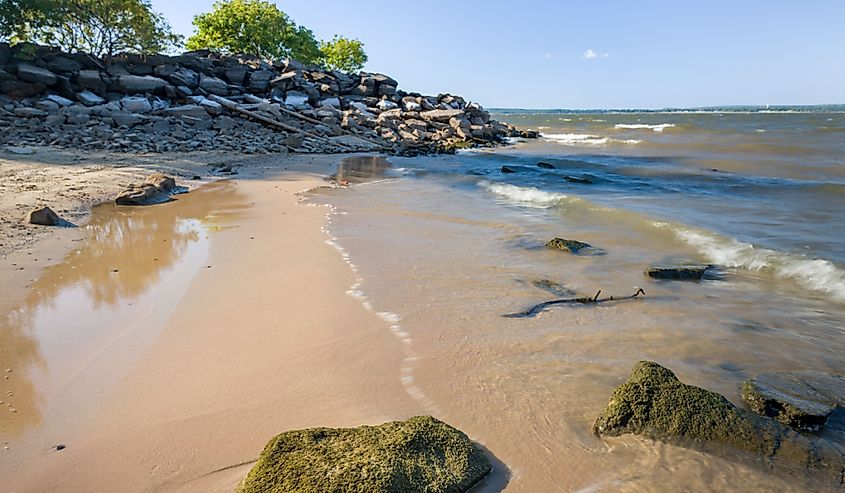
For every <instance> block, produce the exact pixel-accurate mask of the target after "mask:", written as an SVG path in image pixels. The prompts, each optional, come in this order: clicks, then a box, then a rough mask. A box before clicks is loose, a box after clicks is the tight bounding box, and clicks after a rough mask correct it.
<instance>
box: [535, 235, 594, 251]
mask: <svg viewBox="0 0 845 493" xmlns="http://www.w3.org/2000/svg"><path fill="white" fill-rule="evenodd" d="M546 248H551V249H552V250H561V251H564V252H569V253H578V252H580V251H581V250H583V249H585V248H592V245H590V244H589V243H584V242H582V241H577V240H568V239H566V238H552V239H551V240H549V241H547V242H546Z"/></svg>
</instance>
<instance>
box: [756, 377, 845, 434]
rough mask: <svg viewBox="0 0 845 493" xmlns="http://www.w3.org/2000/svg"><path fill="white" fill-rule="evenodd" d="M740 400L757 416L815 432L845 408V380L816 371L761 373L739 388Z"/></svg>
mask: <svg viewBox="0 0 845 493" xmlns="http://www.w3.org/2000/svg"><path fill="white" fill-rule="evenodd" d="M742 398H743V399H744V400H745V403H746V404H748V407H749V408H750V409H751V410H752V411H754V412H756V413H757V414H761V415H763V416H768V417H770V418H774V419H775V420H777V421H779V422H781V423H783V424H785V425H787V426H790V427H792V428H795V429H798V430H802V431H811V432H816V431H819V430H820V429H821V427H822V426H824V425H825V423H826V422H827V419H828V417H830V415H831V414H832V413H833V411H834V410H835V409H836V408H837V407H843V406H845V378H843V377H841V376H838V375H831V374H829V373H823V372H818V371H791V372H769V373H762V374H760V375H758V376H756V377H754V378H752V379H750V380H748V381H747V382H745V383H744V384H743V385H742Z"/></svg>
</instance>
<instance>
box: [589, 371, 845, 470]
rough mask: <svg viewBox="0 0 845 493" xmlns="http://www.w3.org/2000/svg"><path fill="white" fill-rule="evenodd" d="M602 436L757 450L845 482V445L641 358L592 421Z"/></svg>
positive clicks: (712, 448)
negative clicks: (733, 401)
mask: <svg viewBox="0 0 845 493" xmlns="http://www.w3.org/2000/svg"><path fill="white" fill-rule="evenodd" d="M593 432H594V433H596V435H599V436H619V435H624V434H628V433H633V434H636V435H642V436H646V437H650V438H653V439H656V440H662V441H665V442H668V443H674V444H678V445H681V446H685V447H690V446H702V447H703V448H705V449H707V450H708V451H712V452H716V453H719V452H725V453H728V452H736V451H740V452H744V453H749V452H750V453H752V454H754V455H755V456H756V457H757V458H758V459H762V460H763V461H765V462H768V463H769V464H770V465H773V466H779V467H783V468H785V469H788V470H790V471H795V470H804V471H806V472H809V473H812V476H813V478H814V479H817V480H819V481H822V482H824V483H826V484H835V485H838V486H840V487H841V486H842V484H843V474H845V450H843V449H842V448H841V447H839V446H837V445H836V444H833V443H831V442H828V441H826V440H813V439H810V438H808V437H806V436H803V435H801V434H799V433H797V432H795V431H793V430H791V429H790V428H788V427H786V426H783V425H781V424H780V423H778V422H776V421H774V420H772V419H768V418H763V417H760V416H757V415H755V414H753V413H750V412H748V411H744V410H742V409H739V408H737V407H736V406H734V405H733V404H731V402H730V401H728V400H727V399H726V398H725V397H724V396H722V395H719V394H717V393H715V392H710V391H709V390H705V389H702V388H699V387H695V386H692V385H687V384H684V383H682V382H681V381H680V380H678V378H677V377H676V376H675V374H674V373H672V371H671V370H669V369H667V368H664V367H662V366H660V365H659V364H657V363H654V362H651V361H640V362H639V363H637V364H636V365H635V366H634V369H633V370H632V371H631V376H630V378H628V381H627V382H625V383H624V384H622V385H620V386H619V387H617V388H616V390H615V391H614V392H613V395H612V396H611V399H610V402H609V403H608V405H607V407H606V408H605V410H604V412H603V413H602V414H601V416H600V417H599V418H598V419H597V420H596V423H595V425H594V426H593Z"/></svg>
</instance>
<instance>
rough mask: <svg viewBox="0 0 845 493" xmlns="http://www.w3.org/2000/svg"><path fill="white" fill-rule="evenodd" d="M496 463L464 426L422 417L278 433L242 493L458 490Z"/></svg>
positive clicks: (434, 492) (435, 492)
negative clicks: (355, 426) (468, 435)
mask: <svg viewBox="0 0 845 493" xmlns="http://www.w3.org/2000/svg"><path fill="white" fill-rule="evenodd" d="M490 469H491V466H490V461H489V459H488V458H487V457H486V456H485V455H484V452H482V451H481V449H479V448H478V446H476V445H475V444H474V443H473V442H472V441H471V440H470V439H469V438H467V436H466V435H464V434H463V433H462V432H460V431H459V430H457V429H455V428H453V427H451V426H449V425H447V424H446V423H443V422H441V421H438V420H437V419H434V418H432V417H431V416H417V417H413V418H410V419H408V420H405V421H393V422H390V423H385V424H382V425H379V426H360V427H358V428H311V429H307V430H296V431H288V432H285V433H282V434H280V435H277V436H276V437H274V438H273V439H272V440H270V442H269V443H268V444H267V445H266V446H265V447H264V451H263V452H261V456H260V457H259V458H258V462H257V463H256V464H255V466H254V467H253V468H252V470H250V472H249V474H248V475H247V477H246V479H244V481H243V483H242V484H241V486H240V488H239V489H238V491H239V492H240V493H259V492H261V493H286V492H302V493H309V492H314V493H318V492H319V493H332V492H338V493H339V492H353V491H354V492H374V493H379V492H380V493H393V492H395V493H400V492H402V493H404V492H408V493H412V492H425V493H460V492H464V491H467V490H468V489H469V488H470V487H471V486H472V485H474V484H475V483H477V482H478V481H479V480H481V478H483V477H484V476H485V475H486V474H487V473H488V472H490Z"/></svg>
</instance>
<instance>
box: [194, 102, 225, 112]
mask: <svg viewBox="0 0 845 493" xmlns="http://www.w3.org/2000/svg"><path fill="white" fill-rule="evenodd" d="M199 104H200V106H202V107H203V108H205V111H206V112H208V114H209V115H211V116H217V115H219V114H221V113H223V105H221V104H220V103H218V102H217V101H212V100H210V99H203V100H202V101H200V103H199Z"/></svg>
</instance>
